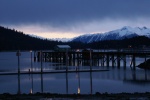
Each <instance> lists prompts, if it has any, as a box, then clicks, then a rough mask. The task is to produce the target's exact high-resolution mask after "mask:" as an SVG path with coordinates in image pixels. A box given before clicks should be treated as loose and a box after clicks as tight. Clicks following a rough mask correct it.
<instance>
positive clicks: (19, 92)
mask: <svg viewBox="0 0 150 100" xmlns="http://www.w3.org/2000/svg"><path fill="white" fill-rule="evenodd" d="M18 94H21V90H20V74H18Z"/></svg>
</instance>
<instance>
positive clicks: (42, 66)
mask: <svg viewBox="0 0 150 100" xmlns="http://www.w3.org/2000/svg"><path fill="white" fill-rule="evenodd" d="M40 55H41V73H43V60H42V59H43V52H42V51H41V53H40Z"/></svg>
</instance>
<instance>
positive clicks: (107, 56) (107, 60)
mask: <svg viewBox="0 0 150 100" xmlns="http://www.w3.org/2000/svg"><path fill="white" fill-rule="evenodd" d="M106 64H107V67H109V55H108V54H107V55H106Z"/></svg>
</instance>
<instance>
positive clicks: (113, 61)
mask: <svg viewBox="0 0 150 100" xmlns="http://www.w3.org/2000/svg"><path fill="white" fill-rule="evenodd" d="M111 60H112V67H113V68H114V65H115V64H114V63H115V60H114V55H112V58H111Z"/></svg>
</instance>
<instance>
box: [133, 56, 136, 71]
mask: <svg viewBox="0 0 150 100" xmlns="http://www.w3.org/2000/svg"><path fill="white" fill-rule="evenodd" d="M132 60H133V70H136V63H135V55H133V57H132Z"/></svg>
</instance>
